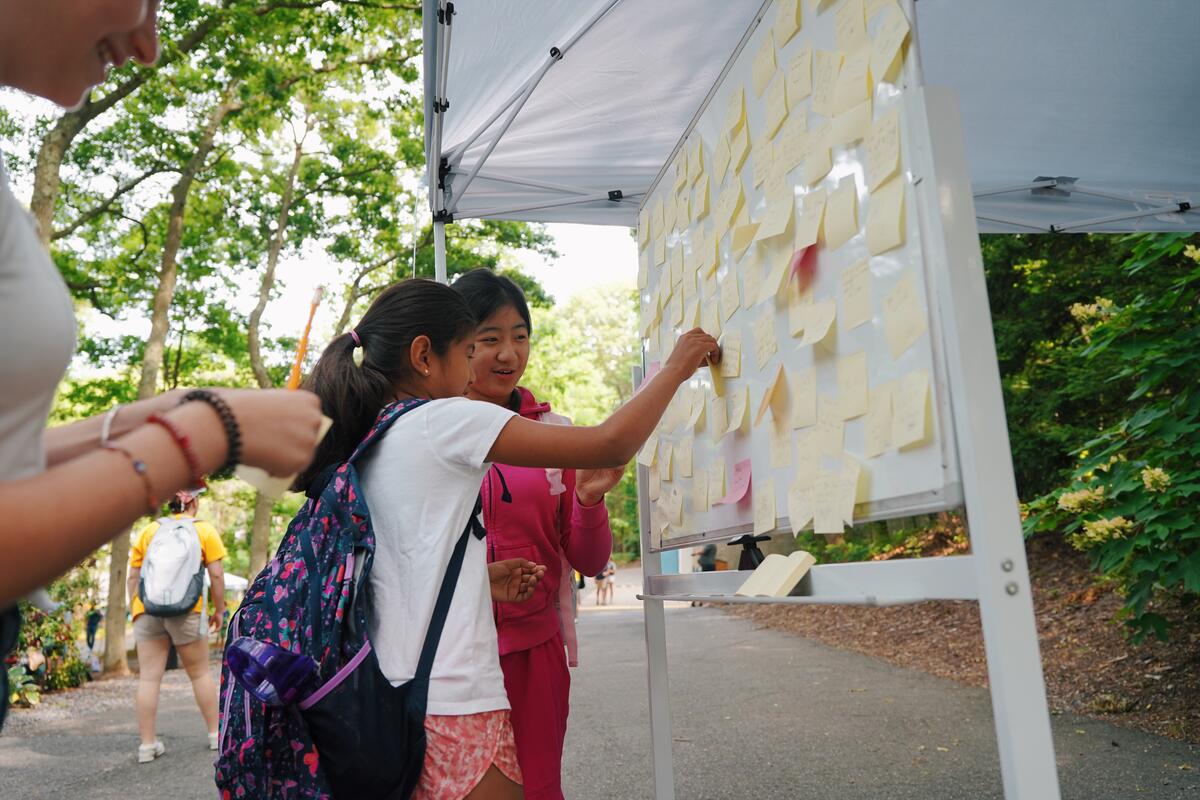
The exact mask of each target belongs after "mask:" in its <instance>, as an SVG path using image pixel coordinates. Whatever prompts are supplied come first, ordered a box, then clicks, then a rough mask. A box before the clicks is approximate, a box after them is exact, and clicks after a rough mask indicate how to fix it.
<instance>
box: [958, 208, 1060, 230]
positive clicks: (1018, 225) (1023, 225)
mask: <svg viewBox="0 0 1200 800" xmlns="http://www.w3.org/2000/svg"><path fill="white" fill-rule="evenodd" d="M975 219H979V220H983V221H984V222H999V223H1000V224H1001V225H1012V226H1013V227H1015V228H1028V229H1029V230H1031V231H1037V232H1038V233H1050V229H1049V228H1047V227H1044V226H1042V225H1030V224H1029V223H1028V222H1017V221H1016V220H1015V219H1006V218H1004V217H988V216H984V215H983V214H980V213H978V212H976V214H975Z"/></svg>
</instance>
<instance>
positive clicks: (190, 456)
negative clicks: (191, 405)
mask: <svg viewBox="0 0 1200 800" xmlns="http://www.w3.org/2000/svg"><path fill="white" fill-rule="evenodd" d="M146 423H147V424H150V425H158V426H159V427H161V428H163V429H164V430H165V431H166V432H167V433H169V434H171V438H172V439H174V440H175V446H176V447H178V448H179V452H181V453H183V458H184V460H185V461H187V465H188V471H189V472H191V473H192V482H191V483H189V484H188V488H189V489H203V488H204V487H205V486H207V485H208V484H207V483H205V481H204V470H202V469H201V468H200V459H198V458H196V451H195V450H194V449H192V440H191V438H190V437H189V436H188V435H187V434H186V433H184V432H183V429H182V428H180V427H179V426H178V425H176V424H175V423H174V422H172V421H171V420H169V419H167V418H166V417H163V416H159V415H158V414H151V415H150V416H149V417H148V418H147V419H146Z"/></svg>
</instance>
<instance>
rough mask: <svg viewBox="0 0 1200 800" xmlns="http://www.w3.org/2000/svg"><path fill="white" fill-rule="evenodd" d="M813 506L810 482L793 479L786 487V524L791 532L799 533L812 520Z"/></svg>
mask: <svg viewBox="0 0 1200 800" xmlns="http://www.w3.org/2000/svg"><path fill="white" fill-rule="evenodd" d="M813 506H814V503H813V486H812V484H811V483H806V482H802V481H800V480H793V481H792V485H791V486H789V487H788V524H789V525H790V526H791V528H792V533H793V534H796V535H799V534H800V531H802V530H804V529H805V528H807V527H808V524H809V523H810V522H812V519H813Z"/></svg>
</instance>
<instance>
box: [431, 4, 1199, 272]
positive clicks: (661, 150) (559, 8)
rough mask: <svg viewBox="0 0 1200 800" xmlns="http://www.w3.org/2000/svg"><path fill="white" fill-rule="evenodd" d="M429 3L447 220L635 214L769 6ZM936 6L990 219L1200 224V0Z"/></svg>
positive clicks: (436, 148)
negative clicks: (1199, 40) (1199, 39)
mask: <svg viewBox="0 0 1200 800" xmlns="http://www.w3.org/2000/svg"><path fill="white" fill-rule="evenodd" d="M424 2H425V43H426V45H425V71H424V78H425V111H426V114H425V119H426V151H427V156H428V164H429V165H430V168H431V172H432V174H430V175H429V176H428V177H429V186H430V207H431V209H432V211H433V212H434V215H435V220H436V221H437V222H439V223H444V222H446V221H451V220H452V219H462V218H497V219H522V220H533V221H539V222H578V223H590V224H597V225H627V226H632V225H634V224H636V218H637V211H638V207H639V205H640V203H641V197H642V195H643V193H644V192H645V191H646V190H647V189H648V188H649V187H650V186H651V184H652V183H653V181H654V179H655V177H656V176H657V175H658V173H659V170H660V169H661V168H662V166H663V165H664V164H666V163H667V162H668V161H669V160H670V157H671V155H672V153H673V151H674V148H675V146H676V144H677V143H678V141H679V140H680V138H681V136H682V135H683V134H684V133H685V132H686V130H687V129H688V126H689V124H690V123H691V121H692V120H693V118H694V117H695V116H696V114H697V113H698V112H699V110H700V109H701V107H702V105H703V104H704V102H705V100H706V98H707V96H708V94H709V92H710V90H711V89H712V88H713V86H714V85H715V84H716V83H717V81H718V79H719V77H720V76H721V74H722V72H723V70H724V68H725V66H726V64H727V63H728V62H729V60H730V59H731V58H732V56H733V55H734V54H735V53H736V52H737V50H738V49H739V47H740V46H741V43H742V41H743V39H744V36H745V34H746V32H747V31H748V29H749V28H750V27H751V24H752V23H753V22H754V19H755V17H756V15H758V14H759V12H760V10H761V9H762V8H765V6H766V3H760V2H759V0H636V2H635V1H634V0H572V2H562V0H454V2H452V3H447V2H446V0H424ZM448 9H449V10H451V11H452V13H447V10H448ZM916 16H917V26H916V30H917V36H918V38H919V40H920V50H919V52H920V59H921V61H922V64H923V69H924V77H925V81H924V82H925V83H927V84H929V85H935V86H948V87H951V88H954V89H956V90H957V92H958V95H959V98H960V103H961V108H962V116H963V125H964V128H965V137H966V142H967V152H968V158H969V162H970V169H971V177H972V184H973V186H974V189H975V194H976V210H977V213H978V217H979V229H980V230H981V231H982V232H985V233H986V232H1005V231H1007V232H1019V231H1030V232H1058V231H1108V232H1118V231H1188V230H1196V229H1198V228H1200V212H1197V211H1196V210H1195V209H1193V208H1192V204H1194V203H1195V202H1197V201H1200V147H1198V146H1197V144H1196V141H1195V140H1196V137H1197V135H1198V134H1200V102H1197V98H1198V97H1200V48H1197V47H1196V46H1195V41H1194V40H1195V35H1196V32H1197V31H1200V3H1197V2H1195V0H1145V1H1144V2H1139V3H1129V2H1124V1H1123V0H1108V1H1107V2H1098V0H1055V2H1052V3H1046V2H1044V0H1012V2H1008V3H982V2H974V3H966V2H962V0H921V2H920V3H919V4H917V6H916ZM443 21H444V22H443ZM441 103H444V104H446V105H447V106H448V107H447V108H445V109H444V110H440V109H441V106H440V105H439V104H441ZM439 167H440V168H439ZM436 232H437V234H438V236H437V240H438V242H439V243H440V242H442V241H443V239H442V236H441V234H442V232H443V228H442V225H441V224H438V225H437V226H436ZM440 260H441V259H439V261H440ZM439 277H441V276H439Z"/></svg>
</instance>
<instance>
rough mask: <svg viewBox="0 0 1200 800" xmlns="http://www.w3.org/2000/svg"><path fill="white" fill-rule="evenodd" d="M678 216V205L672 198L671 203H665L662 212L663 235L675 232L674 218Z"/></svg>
mask: <svg viewBox="0 0 1200 800" xmlns="http://www.w3.org/2000/svg"><path fill="white" fill-rule="evenodd" d="M678 214H679V204H678V203H676V202H675V200H674V198H672V199H671V202H669V203H666V204H665V206H664V211H663V233H664V234H670V233H671V231H673V230H675V218H676V216H677V215H678Z"/></svg>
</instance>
